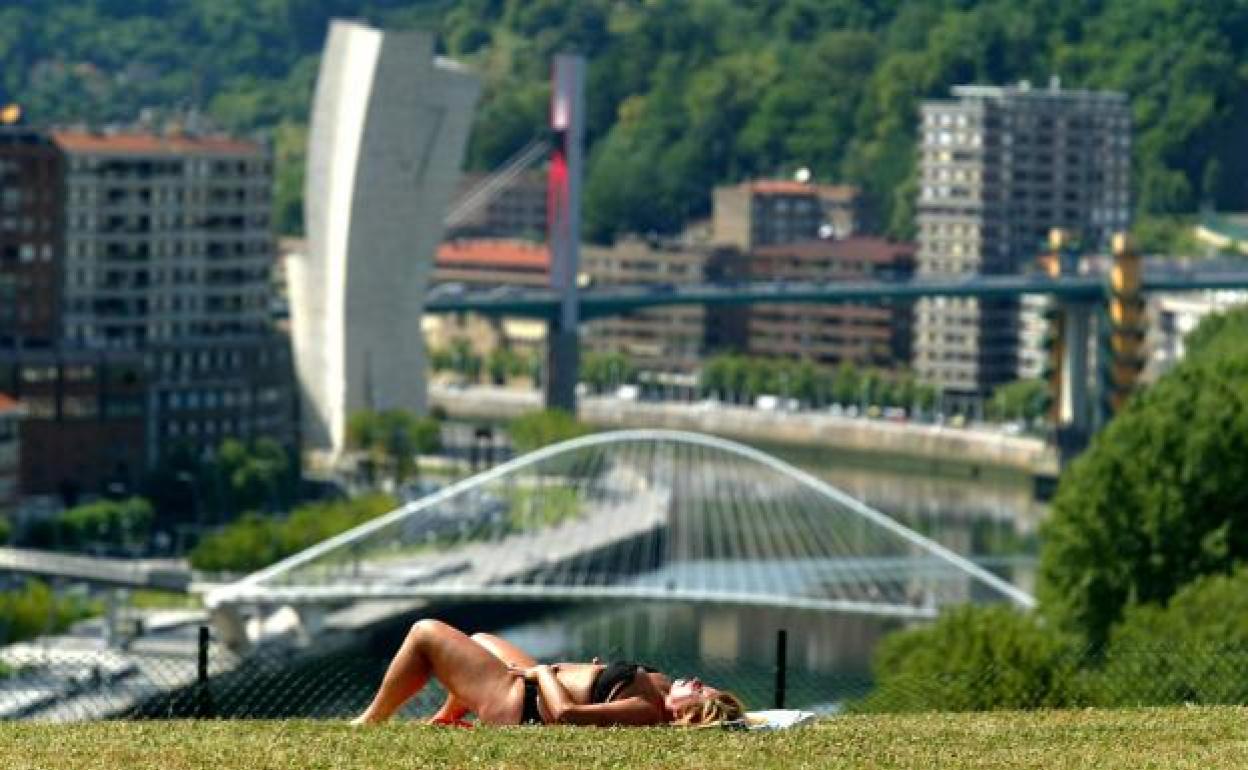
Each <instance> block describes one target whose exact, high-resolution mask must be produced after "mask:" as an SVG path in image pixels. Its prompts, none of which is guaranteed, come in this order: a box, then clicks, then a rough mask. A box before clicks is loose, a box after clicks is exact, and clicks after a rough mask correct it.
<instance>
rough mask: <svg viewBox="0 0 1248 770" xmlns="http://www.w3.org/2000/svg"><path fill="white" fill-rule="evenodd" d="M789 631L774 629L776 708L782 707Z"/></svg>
mask: <svg viewBox="0 0 1248 770" xmlns="http://www.w3.org/2000/svg"><path fill="white" fill-rule="evenodd" d="M788 641H789V632H788V631H786V630H785V629H783V628H781V629H780V630H778V631H776V708H778V709H782V708H784V685H785V674H786V673H787V671H786V668H787V667H788V649H787V648H788Z"/></svg>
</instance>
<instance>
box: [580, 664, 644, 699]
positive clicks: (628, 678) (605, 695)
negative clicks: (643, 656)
mask: <svg viewBox="0 0 1248 770" xmlns="http://www.w3.org/2000/svg"><path fill="white" fill-rule="evenodd" d="M638 669H641V670H642V671H646V672H648V673H655V672H656V671H658V669H657V668H651V667H650V666H643V665H641V664H640V663H634V662H632V661H627V660H616V661H612V662H611V663H608V664H607V665H605V666H603V667H602V670H601V671H599V672H598V676H597V677H595V678H594V683H593V684H592V685H590V688H589V697H590V700H591V702H593V703H607V702H609V701H610V700H611V698H612V697H613V696H614V695H615V694H616V693H617V692H618V691H619V690H620V689H621V688H623V687H624V686H625V685H627V684H629V683H630V682H632V681H633V678H634V677H636V676H637V670H638Z"/></svg>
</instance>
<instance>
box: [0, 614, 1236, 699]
mask: <svg viewBox="0 0 1248 770" xmlns="http://www.w3.org/2000/svg"><path fill="white" fill-rule="evenodd" d="M198 637H199V638H198V639H192V640H190V641H191V642H192V643H191V644H189V645H187V644H179V645H171V646H170V649H168V650H165V651H164V652H162V651H161V650H159V649H155V648H151V647H149V648H146V649H144V650H142V651H141V653H140V652H135V651H133V650H119V649H88V648H85V647H79V648H77V649H74V648H65V647H64V646H60V647H56V646H50V645H47V644H43V643H30V644H21V645H10V646H9V647H6V648H4V650H3V651H2V652H0V719H7V720H37V721H83V720H96V719H116V718H122V719H164V718H192V717H197V718H227V719H251V718H259V719H267V718H319V719H339V718H347V717H350V716H353V715H355V714H358V713H359V712H360V711H361V710H362V709H363V708H364V707H365V705H367V703H368V701H369V699H370V698H371V697H372V695H373V693H374V691H375V689H376V687H377V685H378V683H379V682H380V681H381V678H382V674H383V672H384V671H385V668H386V666H387V664H388V663H389V655H390V653H391V652H392V650H381V649H377V650H375V651H372V650H370V649H367V648H365V649H363V650H361V649H360V648H358V647H357V648H353V649H351V650H349V651H342V652H336V653H328V654H326V653H321V654H311V653H308V652H306V651H305V652H301V651H299V650H298V649H296V648H293V647H266V648H261V649H259V650H255V651H252V652H251V653H249V654H247V655H245V656H239V655H236V654H234V653H233V652H231V651H229V650H228V649H226V648H225V647H224V646H222V645H221V644H219V643H218V642H217V641H215V640H213V639H212V638H211V636H210V634H209V633H208V631H207V629H206V628H204V629H203V630H202V631H200V632H199V633H198ZM781 649H782V648H781ZM644 662H645V663H647V664H649V665H653V666H656V667H658V668H659V669H660V670H664V671H666V672H669V673H671V674H673V675H676V676H682V675H690V674H697V675H698V676H700V677H701V678H703V679H704V680H705V681H708V682H711V683H713V684H716V685H718V686H723V687H726V688H728V689H732V690H733V691H735V692H736V693H738V694H739V695H740V696H741V697H742V698H743V699H744V700H745V702H746V703H747V706H748V707H750V708H752V709H753V708H770V707H773V706H776V705H779V704H783V705H785V706H788V707H797V708H810V709H814V710H816V711H820V712H823V713H836V712H838V711H845V710H850V711H856V710H867V711H919V710H925V711H930V710H945V711H967V710H983V709H1001V708H1048V707H1075V706H1107V707H1114V706H1136V705H1164V704H1182V703H1199V704H1224V703H1248V650H1245V649H1234V648H1201V649H1180V648H1177V647H1164V646H1156V647H1150V648H1138V649H1134V650H1129V651H1127V650H1123V649H1121V648H1118V649H1115V651H1114V652H1113V655H1112V657H1106V656H1104V655H1098V654H1097V653H1096V652H1094V651H1083V652H1079V653H1068V654H1063V655H1062V656H1060V657H1058V658H1055V659H1053V660H1050V661H1048V662H1047V663H1046V664H1045V665H1043V666H1034V665H1027V664H1023V663H1021V662H1020V661H1010V660H1002V661H998V662H992V663H987V664H981V665H979V666H977V667H975V668H974V669H968V670H956V669H954V668H949V669H946V670H939V671H933V672H932V673H930V674H923V675H919V674H915V675H910V676H889V677H886V679H885V681H882V682H880V683H874V682H873V681H872V680H871V678H870V676H869V675H868V674H867V673H866V672H865V671H861V670H852V669H847V670H841V671H838V670H836V668H835V667H830V668H825V669H823V670H819V671H812V670H809V669H806V668H804V667H794V668H790V667H789V666H788V664H787V662H786V661H785V660H784V658H783V656H777V659H775V660H768V661H757V662H756V663H754V664H752V665H742V664H741V663H739V662H737V661H728V660H723V661H718V662H717V661H716V660H715V659H713V658H711V659H708V658H702V659H701V661H700V663H699V664H698V668H697V670H696V671H695V670H690V668H689V666H690V664H689V662H688V658H681V657H672V658H668V659H664V657H663V656H661V655H660V656H657V657H656V656H650V657H649V658H648V659H647V660H645V661H644ZM443 697H444V692H443V690H442V689H441V688H440V687H439V686H438V685H437V683H436V682H431V683H430V685H429V686H428V687H426V688H425V690H423V691H422V692H421V693H419V694H418V695H417V696H416V697H414V698H413V699H412V700H411V701H410V702H409V703H408V704H407V705H406V706H405V707H404V709H403V711H402V713H401V716H403V717H407V718H420V717H424V716H428V715H429V714H431V713H433V711H434V710H436V708H437V706H438V704H439V703H440V702H441V701H442V699H443Z"/></svg>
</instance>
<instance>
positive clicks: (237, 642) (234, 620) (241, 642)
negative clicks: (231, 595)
mask: <svg viewBox="0 0 1248 770" xmlns="http://www.w3.org/2000/svg"><path fill="white" fill-rule="evenodd" d="M211 621H212V626H213V628H215V629H216V630H217V637H218V638H219V639H220V640H221V641H222V642H223V643H224V644H225V646H226V647H228V648H229V649H230V651H231V652H234V653H236V654H238V655H242V654H243V653H245V652H247V650H248V649H249V648H250V647H251V639H249V638H248V637H247V621H246V619H245V618H244V617H243V613H242V612H241V611H240V610H239V608H238V607H237V606H235V605H232V604H218V605H217V606H216V607H213V608H212V614H211Z"/></svg>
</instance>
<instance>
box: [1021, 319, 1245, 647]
mask: <svg viewBox="0 0 1248 770" xmlns="http://www.w3.org/2000/svg"><path fill="white" fill-rule="evenodd" d="M1206 323H1210V324H1225V325H1226V326H1225V331H1224V333H1222V334H1219V335H1217V336H1216V337H1212V336H1206V335H1205V333H1203V332H1198V333H1197V339H1198V340H1203V341H1201V342H1200V343H1199V344H1198V346H1197V347H1198V352H1197V353H1196V354H1195V355H1192V356H1189V357H1188V358H1187V359H1186V360H1185V361H1183V362H1182V363H1180V364H1179V365H1178V366H1177V367H1175V368H1174V369H1173V370H1171V371H1170V372H1169V373H1167V374H1166V375H1165V376H1163V377H1162V378H1161V379H1160V380H1159V381H1158V382H1157V383H1156V384H1154V385H1153V386H1152V387H1150V388H1148V389H1147V390H1145V391H1143V392H1141V393H1139V394H1137V395H1136V396H1135V397H1134V398H1132V399H1131V401H1129V402H1128V404H1127V406H1126V408H1125V409H1124V410H1123V411H1122V412H1121V413H1120V414H1119V415H1118V416H1117V417H1116V418H1115V419H1114V420H1113V421H1112V422H1110V424H1109V425H1108V426H1107V427H1106V428H1105V429H1104V430H1103V431H1101V432H1100V433H1099V434H1098V435H1097V436H1096V437H1095V439H1094V440H1093V442H1092V445H1091V447H1090V448H1089V449H1088V450H1087V451H1086V452H1084V454H1083V455H1082V456H1081V457H1079V458H1078V459H1077V460H1076V461H1075V462H1074V463H1072V464H1071V465H1070V467H1069V468H1068V469H1067V470H1066V471H1065V472H1064V473H1063V474H1062V478H1061V481H1060V483H1059V485H1058V490H1057V493H1056V496H1055V498H1054V501H1053V510H1052V513H1051V515H1050V517H1049V519H1048V520H1047V522H1046V523H1045V524H1044V527H1043V548H1042V551H1041V565H1040V578H1041V579H1040V585H1039V594H1040V597H1041V600H1042V603H1043V604H1044V606H1045V608H1046V612H1048V613H1049V614H1051V615H1052V616H1053V617H1054V619H1055V620H1056V621H1057V622H1058V623H1059V624H1060V625H1061V626H1062V627H1064V628H1067V629H1070V630H1073V631H1077V632H1079V633H1082V634H1083V635H1085V636H1086V638H1087V639H1088V640H1089V641H1091V642H1093V643H1095V644H1100V643H1102V642H1104V640H1105V639H1106V637H1107V635H1108V633H1109V629H1110V627H1111V626H1112V625H1113V624H1114V623H1115V622H1116V621H1117V620H1118V619H1119V618H1121V617H1122V613H1123V611H1124V609H1125V608H1126V607H1127V606H1128V605H1131V604H1134V603H1164V602H1166V601H1168V600H1169V599H1170V597H1171V596H1173V595H1174V593H1175V592H1176V591H1177V590H1178V589H1179V587H1180V586H1182V585H1184V584H1185V583H1187V582H1189V581H1191V580H1193V579H1195V578H1197V577H1200V576H1202V575H1206V574H1211V573H1225V572H1227V571H1229V570H1230V569H1231V568H1232V567H1233V566H1234V565H1235V564H1236V563H1237V562H1239V561H1240V560H1243V559H1245V558H1248V486H1246V485H1245V484H1244V483H1243V478H1244V475H1245V473H1248V338H1245V337H1244V336H1243V335H1242V333H1241V332H1242V325H1241V324H1242V319H1241V321H1240V322H1239V323H1228V322H1226V321H1225V320H1212V321H1207V322H1206Z"/></svg>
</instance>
